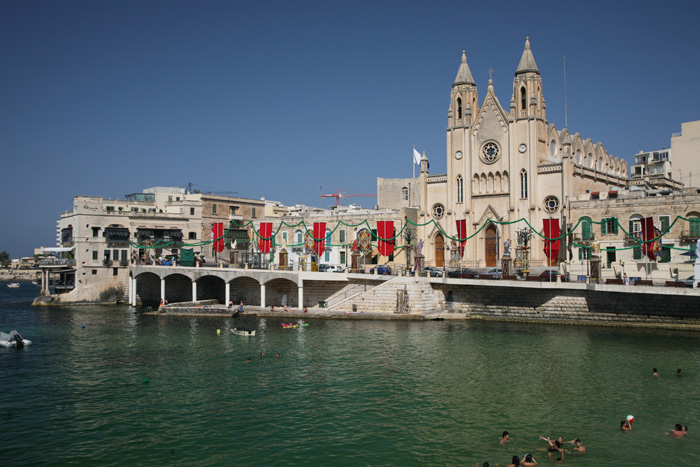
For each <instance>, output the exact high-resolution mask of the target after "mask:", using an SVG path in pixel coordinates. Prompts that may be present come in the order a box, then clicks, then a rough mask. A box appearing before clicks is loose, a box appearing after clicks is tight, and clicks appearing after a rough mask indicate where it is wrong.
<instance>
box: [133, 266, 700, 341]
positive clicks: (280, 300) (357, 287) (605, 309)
mask: <svg viewBox="0 0 700 467" xmlns="http://www.w3.org/2000/svg"><path fill="white" fill-rule="evenodd" d="M132 275H133V279H131V280H130V285H131V288H130V294H129V295H130V299H131V303H132V305H135V304H136V302H137V300H136V298H138V299H139V300H140V301H141V302H142V303H143V304H144V305H149V306H151V307H152V309H153V310H157V308H158V304H159V303H160V300H161V299H162V300H163V301H166V300H167V302H168V305H167V306H166V307H164V308H163V310H162V311H164V312H165V313H167V314H181V315H206V314H211V315H222V314H224V315H225V314H230V311H229V310H228V309H227V307H226V306H225V304H226V303H228V302H229V301H231V302H233V304H234V305H237V304H238V303H239V302H241V301H242V302H243V303H244V306H245V310H246V312H248V313H254V314H256V315H258V316H260V317H273V316H274V317H277V316H279V317H285V316H286V317H289V318H301V317H304V318H326V319H343V318H347V319H413V320H430V319H436V318H442V319H481V320H499V321H520V322H546V323H561V324H595V325H608V326H641V327H660V328H671V329H690V330H700V315H699V314H698V311H697V310H700V291H698V290H693V289H689V288H676V287H663V286H654V287H650V286H625V285H616V284H585V283H566V282H564V283H557V282H551V283H550V282H530V281H508V280H504V281H499V280H486V279H452V278H446V277H400V276H376V275H372V274H353V273H318V272H296V271H264V270H246V269H228V268H180V267H162V266H161V267H159V266H135V267H132ZM285 304H286V305H287V306H288V309H289V310H290V311H288V312H284V311H283V310H284V305H285ZM270 307H274V308H275V311H274V312H271V311H270ZM304 307H306V308H307V310H308V313H302V309H303V308H304Z"/></svg>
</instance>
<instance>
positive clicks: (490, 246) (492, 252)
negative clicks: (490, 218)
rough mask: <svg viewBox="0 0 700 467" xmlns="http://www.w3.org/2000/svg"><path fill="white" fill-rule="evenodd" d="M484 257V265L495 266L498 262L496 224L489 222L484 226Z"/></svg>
mask: <svg viewBox="0 0 700 467" xmlns="http://www.w3.org/2000/svg"><path fill="white" fill-rule="evenodd" d="M484 257H485V259H486V266H489V267H491V266H496V263H497V262H498V233H497V232H496V226H495V225H493V224H489V225H488V227H486V235H485V237H484Z"/></svg>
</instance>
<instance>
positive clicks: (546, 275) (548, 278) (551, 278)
mask: <svg viewBox="0 0 700 467" xmlns="http://www.w3.org/2000/svg"><path fill="white" fill-rule="evenodd" d="M557 276H559V280H560V281H562V282H566V276H562V275H561V273H560V272H559V271H557V270H555V269H547V270H545V271H543V272H542V274H540V280H541V281H542V282H556V281H557Z"/></svg>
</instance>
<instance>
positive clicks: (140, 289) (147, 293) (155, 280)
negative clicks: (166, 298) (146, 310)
mask: <svg viewBox="0 0 700 467" xmlns="http://www.w3.org/2000/svg"><path fill="white" fill-rule="evenodd" d="M134 278H135V279H137V280H136V295H137V296H138V298H140V299H141V303H142V304H143V305H144V306H150V307H153V308H155V307H157V306H158V305H159V304H160V277H158V275H157V274H154V273H152V272H142V273H141V274H139V275H137V276H134Z"/></svg>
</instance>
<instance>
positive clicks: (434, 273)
mask: <svg viewBox="0 0 700 467" xmlns="http://www.w3.org/2000/svg"><path fill="white" fill-rule="evenodd" d="M423 270H424V271H425V272H427V273H428V275H429V276H430V277H442V270H441V269H438V268H435V267H433V266H426V267H424V268H423Z"/></svg>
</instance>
